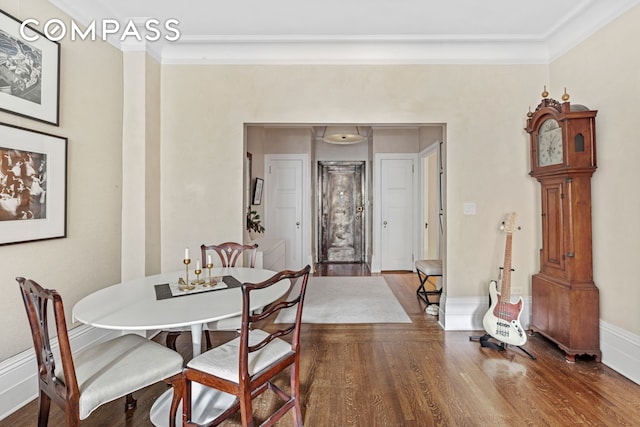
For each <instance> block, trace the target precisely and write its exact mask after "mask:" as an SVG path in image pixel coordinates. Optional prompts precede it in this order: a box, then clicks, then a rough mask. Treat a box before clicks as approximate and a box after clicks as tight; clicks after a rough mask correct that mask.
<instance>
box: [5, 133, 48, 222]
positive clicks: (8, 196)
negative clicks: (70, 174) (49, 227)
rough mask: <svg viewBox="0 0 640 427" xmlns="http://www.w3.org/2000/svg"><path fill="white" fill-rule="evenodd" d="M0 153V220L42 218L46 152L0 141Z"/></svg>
mask: <svg viewBox="0 0 640 427" xmlns="http://www.w3.org/2000/svg"><path fill="white" fill-rule="evenodd" d="M0 144H1V143H0ZM0 156H1V157H0V221H16V220H27V221H29V220H36V219H42V218H46V217H47V155H46V154H44V153H34V152H30V151H22V150H16V149H9V148H6V147H2V145H0Z"/></svg>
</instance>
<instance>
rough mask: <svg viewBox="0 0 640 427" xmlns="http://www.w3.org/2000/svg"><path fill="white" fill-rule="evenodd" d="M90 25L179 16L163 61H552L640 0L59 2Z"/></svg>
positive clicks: (156, 50) (152, 45)
mask: <svg viewBox="0 0 640 427" xmlns="http://www.w3.org/2000/svg"><path fill="white" fill-rule="evenodd" d="M50 2H51V3H53V4H55V5H56V6H57V7H59V8H60V9H62V10H63V11H64V12H66V13H67V14H69V15H70V16H71V17H72V19H73V20H74V21H76V22H77V23H80V24H82V25H88V24H89V23H91V22H92V21H96V22H97V28H100V26H101V23H102V22H104V21H105V20H111V19H117V20H118V21H119V22H120V23H121V26H122V28H124V27H125V26H126V24H127V22H128V21H130V20H133V21H134V22H144V20H145V19H147V18H155V19H158V20H159V21H160V22H161V23H163V22H165V21H166V20H168V19H177V20H178V21H179V24H178V25H176V27H177V28H178V29H179V31H180V38H179V40H178V41H174V42H167V41H165V40H164V39H163V38H162V39H161V40H159V41H152V42H147V43H146V45H144V44H143V43H140V42H137V40H135V38H132V37H127V38H126V39H125V40H124V42H121V41H120V40H118V36H116V37H112V38H111V40H110V42H111V43H113V44H114V45H116V46H118V47H119V48H121V49H123V50H131V49H135V50H139V49H146V50H147V51H149V52H150V53H151V54H152V55H154V56H155V57H157V58H158V59H159V60H161V61H162V62H163V63H238V64H241V63H286V64H290V63H297V64H317V63H320V64H331V63H336V64H343V63H346V64H370V63H391V64H394V63H396V64H397V63H403V64H406V63H416V64H420V63H548V62H550V61H552V60H553V59H555V58H557V57H558V56H560V55H562V54H563V53H564V52H566V51H567V50H569V49H571V48H572V47H574V46H575V45H577V44H578V43H580V42H581V41H582V40H584V39H585V38H586V37H588V36H589V35H590V34H592V33H594V32H595V31H597V30H598V29H600V28H602V27H603V26H604V25H606V24H607V23H609V22H610V21H612V20H613V19H615V18H616V17H618V16H620V15H621V14H623V13H624V12H626V11H627V10H629V9H630V8H632V7H634V6H636V5H637V4H638V3H640V0H606V1H604V0H529V1H523V0H440V1H436V0H323V1H317V0H316V1H311V0H269V1H267V0H235V1H226V2H222V1H213V0H188V1H178V0H91V1H88V0H50Z"/></svg>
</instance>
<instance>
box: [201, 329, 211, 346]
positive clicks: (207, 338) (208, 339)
mask: <svg viewBox="0 0 640 427" xmlns="http://www.w3.org/2000/svg"><path fill="white" fill-rule="evenodd" d="M203 334H204V340H205V342H206V343H207V350H211V348H212V347H213V346H212V345H211V337H210V336H209V331H204V332H203Z"/></svg>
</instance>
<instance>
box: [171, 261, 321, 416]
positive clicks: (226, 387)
mask: <svg viewBox="0 0 640 427" xmlns="http://www.w3.org/2000/svg"><path fill="white" fill-rule="evenodd" d="M310 269H311V268H310V267H309V266H308V265H307V266H306V267H305V268H303V269H302V270H299V271H291V270H285V271H281V272H279V273H276V274H275V275H274V276H272V277H271V278H269V279H267V280H265V281H263V282H260V283H244V284H243V285H242V327H241V329H240V336H239V337H238V338H236V339H234V340H232V341H229V342H228V343H225V344H222V345H220V346H218V347H215V348H213V349H211V350H209V351H207V352H205V353H203V354H201V355H200V356H198V357H195V358H194V359H192V360H191V361H190V362H189V363H188V364H187V366H186V367H185V369H184V385H183V391H184V399H183V405H182V414H183V425H186V426H195V425H199V424H196V423H195V422H194V420H192V397H193V396H192V385H193V383H199V384H202V385H204V386H206V387H209V388H213V389H217V390H220V391H222V392H224V393H228V394H231V395H234V396H236V400H235V402H234V404H233V405H232V406H231V407H230V408H229V409H227V410H224V411H223V412H222V413H216V414H204V415H203V416H204V417H205V418H206V419H205V420H201V419H199V420H197V421H198V423H200V422H204V423H206V424H209V423H212V425H217V424H219V423H220V422H222V421H223V420H225V419H227V418H229V417H230V416H232V415H234V414H236V413H237V412H238V411H239V412H240V416H241V419H242V425H243V426H244V427H246V426H253V425H254V418H253V411H252V404H251V401H252V399H254V398H255V397H256V396H258V395H260V394H261V393H263V392H264V391H266V390H271V391H273V392H274V393H275V394H276V395H277V396H278V397H279V398H280V399H282V400H283V401H284V403H283V404H282V405H281V406H279V407H278V408H277V410H275V411H274V412H273V413H272V414H271V415H270V416H269V417H268V418H267V420H266V421H264V422H263V423H262V424H261V425H263V426H272V425H274V424H275V423H276V422H277V421H278V420H279V419H280V418H282V417H283V416H284V415H285V414H286V413H287V412H289V410H293V422H294V425H295V426H302V410H301V402H300V324H301V320H302V308H303V305H304V296H305V293H306V289H307V281H308V279H309V271H310ZM286 279H290V280H291V281H300V283H296V284H295V286H293V287H292V290H291V292H290V293H289V295H288V296H286V297H285V298H283V299H281V300H280V301H278V302H276V303H274V304H271V305H270V306H269V307H268V308H266V309H265V310H263V311H262V312H260V313H259V314H256V313H253V312H252V311H251V309H250V307H251V296H252V293H253V292H260V290H261V289H265V288H267V287H269V286H271V285H273V284H275V283H277V282H279V281H281V280H286ZM283 309H287V310H295V313H296V315H295V320H294V322H293V323H284V324H277V323H273V325H271V324H270V325H269V326H268V328H267V329H266V330H263V329H259V328H258V326H259V325H264V324H265V322H267V321H269V320H271V321H273V320H275V319H276V317H277V315H278V314H279V313H280V312H281V310H283ZM258 322H259V324H258V325H256V327H253V325H254V323H258ZM285 337H286V339H285ZM285 369H289V377H290V380H289V382H290V387H289V388H290V390H289V392H288V393H287V392H285V391H284V390H283V389H281V388H280V387H278V386H277V385H275V384H274V383H273V382H272V379H273V378H274V377H275V376H276V375H277V374H279V373H280V372H282V371H284V370H285Z"/></svg>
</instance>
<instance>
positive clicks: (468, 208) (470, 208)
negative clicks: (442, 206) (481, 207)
mask: <svg viewBox="0 0 640 427" xmlns="http://www.w3.org/2000/svg"><path fill="white" fill-rule="evenodd" d="M462 211H463V213H464V214H465V215H475V214H476V204H475V203H474V202H465V204H464V207H463V208H462Z"/></svg>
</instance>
